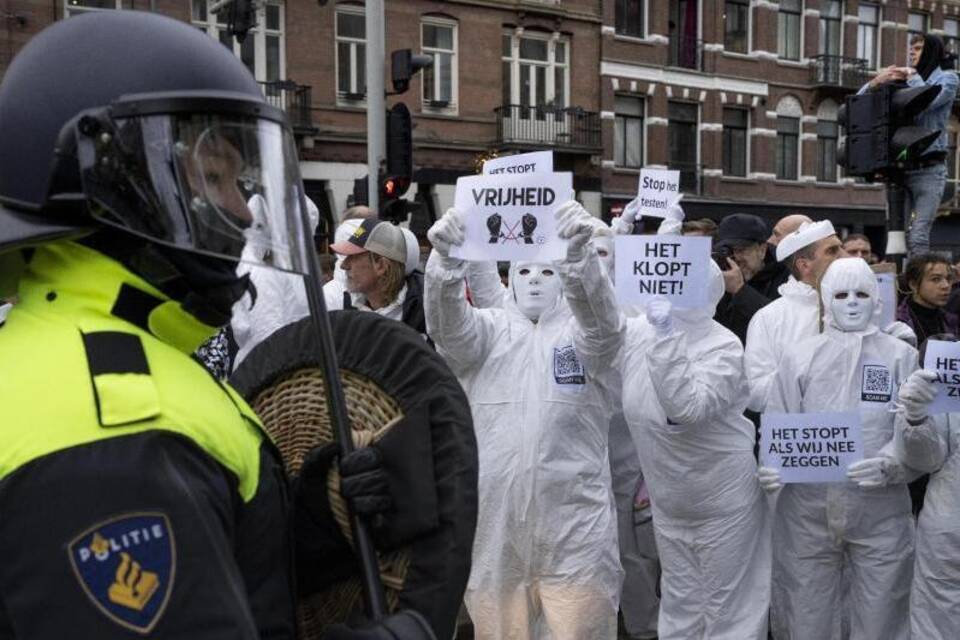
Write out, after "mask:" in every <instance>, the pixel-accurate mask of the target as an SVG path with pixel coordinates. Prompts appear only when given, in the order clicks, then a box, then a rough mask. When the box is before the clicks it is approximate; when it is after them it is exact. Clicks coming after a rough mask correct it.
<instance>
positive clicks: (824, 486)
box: [759, 258, 917, 640]
mask: <svg viewBox="0 0 960 640" xmlns="http://www.w3.org/2000/svg"><path fill="white" fill-rule="evenodd" d="M821 296H822V299H823V307H824V315H825V317H824V324H825V329H824V333H822V334H820V335H816V336H813V337H810V338H807V339H805V340H801V341H799V342H797V343H795V344H792V345H788V346H787V347H786V348H785V351H784V354H783V358H782V359H781V361H780V365H779V368H778V370H777V372H776V376H775V379H774V382H773V385H772V388H771V390H770V395H769V397H768V402H767V411H768V412H782V413H811V412H823V411H834V412H839V411H859V414H860V418H861V423H862V431H863V449H864V459H863V460H861V461H859V462H855V463H853V464H851V465H850V467H849V468H848V471H847V476H848V478H849V479H850V482H839V483H810V484H790V485H787V486H785V487H783V488H782V490H780V491H779V495H778V496H777V501H776V507H775V514H774V526H773V549H774V554H773V594H772V627H773V635H774V638H777V639H780V638H801V639H810V640H839V638H840V637H841V634H840V618H841V613H846V614H847V615H848V616H849V625H850V635H849V637H850V639H851V640H883V639H891V640H897V639H902V638H907V620H908V615H907V605H908V598H909V593H910V576H911V570H912V564H913V545H914V532H913V519H912V517H911V514H910V496H909V494H908V492H907V487H906V484H905V483H906V480H907V478H906V471H905V470H904V468H903V466H902V465H901V464H899V463H898V462H897V461H896V459H895V458H894V457H893V456H892V454H891V453H889V451H890V450H891V446H890V441H891V440H892V438H893V434H894V422H895V420H898V421H900V420H903V419H904V418H903V416H902V414H895V413H893V412H892V409H893V407H894V406H895V405H894V400H895V392H896V390H897V389H898V387H899V386H900V384H901V383H902V382H904V381H906V380H907V379H908V377H909V376H910V374H911V373H913V371H914V370H916V368H917V352H916V349H914V348H913V347H911V346H910V345H908V344H907V343H906V342H904V341H902V340H899V339H897V338H894V337H893V336H890V335H888V334H885V333H883V332H881V331H880V330H879V329H878V328H877V325H876V322H877V319H878V318H879V289H878V285H877V280H876V277H875V275H874V273H873V272H872V271H871V270H870V267H869V266H868V265H867V263H866V262H865V261H863V260H862V259H860V258H842V259H838V260H836V261H834V262H833V263H832V264H831V265H830V266H829V267H828V268H827V271H826V273H825V274H824V276H823V279H822V282H821ZM885 447H886V449H885ZM759 476H760V481H761V484H762V485H763V486H764V488H765V489H767V490H768V491H775V490H778V489H780V484H781V483H780V474H779V471H777V470H776V469H771V468H767V467H761V468H760V471H759ZM841 579H843V580H845V581H846V582H847V583H848V586H847V589H843V590H842V589H841ZM845 591H846V592H847V593H846V598H844V592H845Z"/></svg>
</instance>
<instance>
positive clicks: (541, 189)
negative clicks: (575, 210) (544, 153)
mask: <svg viewBox="0 0 960 640" xmlns="http://www.w3.org/2000/svg"><path fill="white" fill-rule="evenodd" d="M572 195H573V177H572V176H571V174H569V173H536V174H523V175H507V174H504V175H480V176H466V177H463V178H459V179H458V180H457V192H456V195H455V196H454V206H455V207H456V209H457V211H458V212H460V215H461V216H463V220H464V224H465V226H466V240H465V241H464V243H463V245H460V246H456V245H454V246H453V247H451V248H450V255H451V256H453V257H455V258H461V259H463V260H477V261H483V260H528V261H540V262H552V261H554V260H560V259H562V258H563V257H564V256H565V255H566V249H567V243H566V242H565V241H563V240H561V239H560V238H558V237H557V231H556V220H555V219H554V212H555V211H556V209H557V208H559V207H560V205H562V204H563V203H564V202H566V201H568V200H569V199H570V198H571V197H572Z"/></svg>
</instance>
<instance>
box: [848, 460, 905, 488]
mask: <svg viewBox="0 0 960 640" xmlns="http://www.w3.org/2000/svg"><path fill="white" fill-rule="evenodd" d="M847 478H849V479H850V480H851V482H856V483H857V485H858V486H859V487H860V488H861V489H877V488H879V487H885V486H887V485H888V484H898V483H902V482H904V481H905V480H906V478H905V473H904V470H903V467H902V466H900V464H899V463H898V462H897V461H896V460H894V459H893V458H890V457H887V456H878V457H876V458H864V459H863V460H861V461H860V462H854V463H853V464H851V465H850V466H849V467H847Z"/></svg>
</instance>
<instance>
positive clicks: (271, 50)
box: [191, 0, 285, 82]
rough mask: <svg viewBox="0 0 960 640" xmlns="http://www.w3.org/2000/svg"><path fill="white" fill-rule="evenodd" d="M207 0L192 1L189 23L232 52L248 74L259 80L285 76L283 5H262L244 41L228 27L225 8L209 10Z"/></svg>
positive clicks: (278, 78) (263, 80)
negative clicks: (245, 67)
mask: <svg viewBox="0 0 960 640" xmlns="http://www.w3.org/2000/svg"><path fill="white" fill-rule="evenodd" d="M211 4H214V3H213V2H210V1H208V0H193V3H192V14H191V15H192V20H191V21H192V24H193V26H195V27H197V28H198V29H200V30H201V31H205V32H206V33H207V34H208V35H209V36H210V37H211V38H214V39H215V40H219V41H220V43H221V44H223V46H225V47H226V48H227V49H230V50H231V51H233V53H234V55H236V56H237V57H238V58H240V59H241V60H242V61H243V64H245V65H247V68H248V69H250V73H252V74H253V76H254V77H255V78H256V79H257V80H260V81H261V82H274V81H277V80H282V79H283V77H284V66H285V60H284V46H283V5H282V4H279V3H275V2H271V3H267V4H264V5H261V6H260V8H259V9H258V10H257V24H256V26H255V27H254V28H253V29H252V30H251V31H250V33H248V34H247V37H246V39H245V40H244V41H243V44H240V43H239V42H237V40H236V38H234V37H233V36H232V35H230V32H229V31H228V30H227V11H226V10H223V11H221V12H219V13H217V14H214V13H212V12H211V11H210V5H211Z"/></svg>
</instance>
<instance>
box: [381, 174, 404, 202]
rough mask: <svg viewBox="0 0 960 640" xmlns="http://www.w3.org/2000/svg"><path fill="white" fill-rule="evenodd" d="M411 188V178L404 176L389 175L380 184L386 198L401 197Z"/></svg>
mask: <svg viewBox="0 0 960 640" xmlns="http://www.w3.org/2000/svg"><path fill="white" fill-rule="evenodd" d="M409 188H410V179H409V178H405V177H403V176H387V177H386V178H384V180H383V182H382V183H381V185H380V192H381V193H382V194H383V198H384V199H385V200H391V199H394V198H399V197H400V196H402V195H403V194H405V193H406V192H407V189H409Z"/></svg>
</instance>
